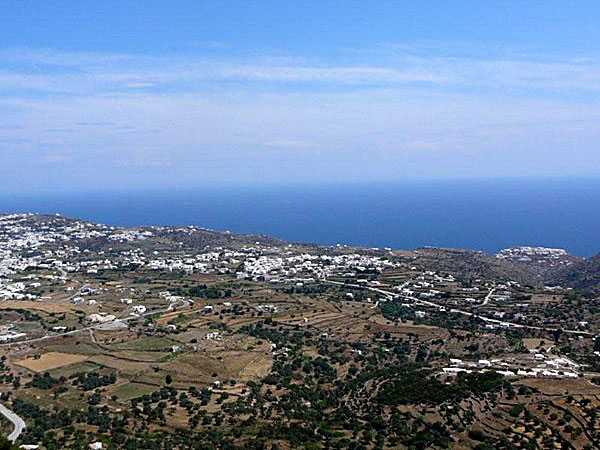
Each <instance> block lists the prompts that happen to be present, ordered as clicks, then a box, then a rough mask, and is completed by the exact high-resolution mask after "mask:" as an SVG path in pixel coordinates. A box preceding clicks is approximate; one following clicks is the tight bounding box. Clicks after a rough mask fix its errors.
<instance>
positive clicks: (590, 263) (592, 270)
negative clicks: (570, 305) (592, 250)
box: [548, 254, 600, 291]
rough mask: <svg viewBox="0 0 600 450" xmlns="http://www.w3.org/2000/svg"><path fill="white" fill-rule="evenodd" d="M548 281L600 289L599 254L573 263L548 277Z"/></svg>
mask: <svg viewBox="0 0 600 450" xmlns="http://www.w3.org/2000/svg"><path fill="white" fill-rule="evenodd" d="M548 282H549V283H553V284H557V285H561V286H565V287H572V288H574V289H581V290H593V291H600V254H598V255H596V256H594V257H593V258H589V259H585V260H582V261H580V262H578V263H576V264H573V265H571V266H569V267H567V268H565V269H563V270H561V271H559V272H557V273H555V274H554V275H553V276H551V277H549V278H548Z"/></svg>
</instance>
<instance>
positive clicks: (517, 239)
mask: <svg viewBox="0 0 600 450" xmlns="http://www.w3.org/2000/svg"><path fill="white" fill-rule="evenodd" d="M0 211H2V212H6V213H10V212H36V213H51V214H54V213H60V214H62V215H65V216H71V217H76V218H81V219H86V220H90V221H94V222H101V223H105V224H109V225H116V226H136V225H198V226H202V227H206V228H211V229H215V230H230V231H235V232H240V233H259V234H266V235H271V236H275V237H279V238H282V239H286V240H291V241H298V242H314V243H320V244H336V243H345V244H352V245H361V246H369V247H384V246H389V247H394V248H405V249H410V248H416V247H421V246H426V245H430V246H440V247H459V248H470V249H477V250H483V251H485V252H488V253H493V252H496V251H498V250H499V249H501V248H505V247H511V246H516V245H536V246H537V245H540V246H551V247H561V248H565V249H567V250H568V251H570V252H572V253H574V254H576V255H580V256H585V257H589V256H592V255H595V254H597V253H598V252H600V179H599V178H586V179H546V180H541V179H536V180H474V181H473V180H472V181H411V182H394V183H373V184H343V185H342V184H338V185H321V186H316V185H311V186H276V187H275V186H271V187H235V188H234V187H228V188H197V189H181V190H169V191H158V190H146V191H124V192H108V191H107V192H95V193H69V194H42V195H17V196H15V195H11V196H4V197H2V196H0Z"/></svg>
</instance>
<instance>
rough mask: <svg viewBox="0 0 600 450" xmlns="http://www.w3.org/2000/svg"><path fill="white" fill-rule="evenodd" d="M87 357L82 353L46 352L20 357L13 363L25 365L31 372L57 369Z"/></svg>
mask: <svg viewBox="0 0 600 450" xmlns="http://www.w3.org/2000/svg"><path fill="white" fill-rule="evenodd" d="M86 359H87V356H84V355H74V354H71V353H59V352H48V353H44V354H43V355H42V356H40V358H38V359H33V358H28V359H22V360H20V361H15V364H17V365H19V366H21V367H25V368H26V369H29V370H31V371H33V372H45V371H47V370H52V369H57V368H59V367H63V366H68V365H71V364H75V363H78V362H81V361H84V360H86Z"/></svg>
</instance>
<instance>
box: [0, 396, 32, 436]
mask: <svg viewBox="0 0 600 450" xmlns="http://www.w3.org/2000/svg"><path fill="white" fill-rule="evenodd" d="M0 414H2V415H3V416H4V417H6V418H7V419H8V420H10V421H11V422H12V423H13V425H14V426H15V429H14V430H13V432H12V433H10V434H9V435H8V439H9V440H11V441H13V442H14V441H16V440H17V438H18V437H19V436H20V434H21V432H22V431H23V430H24V429H25V428H27V425H25V421H24V420H23V419H21V418H20V417H19V416H17V415H16V414H15V413H14V412H12V411H11V410H10V409H8V408H7V407H6V406H4V405H2V404H0Z"/></svg>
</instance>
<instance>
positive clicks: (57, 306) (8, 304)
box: [0, 300, 73, 313]
mask: <svg viewBox="0 0 600 450" xmlns="http://www.w3.org/2000/svg"><path fill="white" fill-rule="evenodd" d="M71 306H72V305H71V304H68V303H65V304H63V303H50V302H34V301H25V300H7V301H5V302H2V304H0V309H27V310H34V311H44V312H48V313H65V312H69V311H72V310H73V309H72V308H71Z"/></svg>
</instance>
